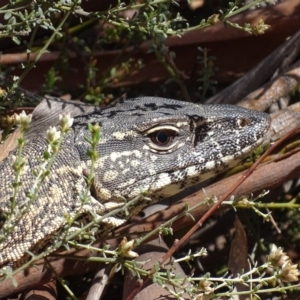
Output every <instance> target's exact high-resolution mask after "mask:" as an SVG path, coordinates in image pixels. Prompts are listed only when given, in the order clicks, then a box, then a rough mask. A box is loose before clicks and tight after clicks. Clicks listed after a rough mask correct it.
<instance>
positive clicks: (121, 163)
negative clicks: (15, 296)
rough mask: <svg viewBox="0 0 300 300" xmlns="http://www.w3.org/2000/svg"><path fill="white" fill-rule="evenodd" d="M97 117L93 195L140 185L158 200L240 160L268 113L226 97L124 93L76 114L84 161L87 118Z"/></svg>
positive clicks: (117, 194) (103, 197)
mask: <svg viewBox="0 0 300 300" xmlns="http://www.w3.org/2000/svg"><path fill="white" fill-rule="evenodd" d="M85 118H86V119H85ZM97 122H98V123H99V125H100V127H101V140H100V143H99V144H98V148H97V150H98V152H99V159H98V161H97V162H96V171H95V178H94V187H93V189H94V193H95V195H96V196H95V197H96V198H97V199H98V200H99V201H101V202H102V203H104V202H110V201H114V202H121V201H123V200H122V199H123V198H126V199H133V198H134V197H136V196H137V195H139V194H140V193H141V191H145V192H147V195H148V196H149V197H150V198H151V199H152V201H153V202H156V201H158V200H160V199H163V198H165V197H169V196H172V195H174V194H177V193H178V192H180V191H181V190H183V189H185V188H186V187H188V186H191V185H194V184H196V183H199V182H201V181H203V180H205V179H207V178H209V177H212V176H214V175H215V174H218V173H220V172H223V171H225V170H227V169H228V168H229V167H231V166H233V165H235V164H237V163H238V162H239V161H241V160H242V159H243V158H245V157H246V156H247V155H248V154H249V153H250V152H251V151H253V150H254V149H255V147H257V145H259V144H260V143H261V142H262V140H263V137H264V135H265V133H266V132H267V130H268V128H269V126H270V117H269V116H268V115H267V114H265V113H262V112H257V111H251V110H248V109H244V108H240V107H237V106H231V105H196V104H192V103H187V102H181V101H176V100H170V99H164V98H152V97H145V98H144V97H142V98H137V99H131V100H126V101H124V102H123V103H122V105H116V106H114V107H109V108H106V109H104V110H103V111H101V112H99V113H93V114H90V115H88V117H85V116H80V117H78V118H77V119H76V118H75V122H74V133H75V145H76V147H77V148H78V151H79V154H80V157H81V160H82V161H83V164H84V166H85V168H87V169H88V166H89V164H90V162H89V157H88V156H87V155H86V151H87V149H88V147H89V145H88V143H86V142H84V137H85V136H87V135H88V134H89V133H88V131H87V128H86V124H87V123H97ZM148 204H149V203H148Z"/></svg>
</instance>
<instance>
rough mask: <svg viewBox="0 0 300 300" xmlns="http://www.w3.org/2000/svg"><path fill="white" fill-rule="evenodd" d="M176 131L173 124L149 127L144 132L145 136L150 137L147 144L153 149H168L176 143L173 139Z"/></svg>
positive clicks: (176, 133)
mask: <svg viewBox="0 0 300 300" xmlns="http://www.w3.org/2000/svg"><path fill="white" fill-rule="evenodd" d="M178 133H179V131H178V128H176V127H173V126H157V127H154V128H151V129H149V130H148V131H147V132H146V136H147V137H148V138H150V141H149V142H147V144H148V145H149V146H150V147H151V148H152V149H153V150H160V151H166V150H170V149H172V148H173V147H174V146H175V145H176V144H177V142H176V141H174V139H175V137H176V136H178Z"/></svg>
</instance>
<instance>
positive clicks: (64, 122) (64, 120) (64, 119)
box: [59, 114, 74, 132]
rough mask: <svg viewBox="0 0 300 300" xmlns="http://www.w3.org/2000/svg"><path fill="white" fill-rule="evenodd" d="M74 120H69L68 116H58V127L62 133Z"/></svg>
mask: <svg viewBox="0 0 300 300" xmlns="http://www.w3.org/2000/svg"><path fill="white" fill-rule="evenodd" d="M73 121H74V118H71V116H70V114H62V115H59V125H60V129H61V131H62V132H66V131H68V130H69V129H70V128H71V126H72V124H73Z"/></svg>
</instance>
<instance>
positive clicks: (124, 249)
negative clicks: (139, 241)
mask: <svg viewBox="0 0 300 300" xmlns="http://www.w3.org/2000/svg"><path fill="white" fill-rule="evenodd" d="M133 247H134V240H131V241H129V242H128V241H127V238H126V237H124V238H123V240H122V241H121V243H120V245H119V247H118V253H119V254H120V256H123V257H128V258H136V257H138V256H139V255H138V254H137V253H136V252H134V251H132V248H133Z"/></svg>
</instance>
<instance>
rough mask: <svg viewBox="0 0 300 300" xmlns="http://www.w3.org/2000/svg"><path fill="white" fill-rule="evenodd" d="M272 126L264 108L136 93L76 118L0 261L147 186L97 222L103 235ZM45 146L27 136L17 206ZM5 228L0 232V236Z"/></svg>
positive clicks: (6, 189)
mask: <svg viewBox="0 0 300 300" xmlns="http://www.w3.org/2000/svg"><path fill="white" fill-rule="evenodd" d="M88 123H91V124H94V123H99V125H100V128H101V139H100V142H99V144H98V145H97V152H98V153H99V158H98V160H97V161H96V165H95V177H94V179H93V184H92V189H91V191H90V193H89V195H88V196H89V201H88V202H86V203H84V204H83V203H82V201H81V196H82V194H84V193H85V191H86V189H87V184H86V180H85V175H87V174H88V172H89V168H90V165H91V161H90V157H89V156H88V155H87V151H88V150H89V148H90V144H89V143H88V142H87V141H86V139H85V138H86V137H88V136H89V135H90V133H89V131H88V129H87V124H88ZM269 126H270V118H269V116H268V115H267V114H265V113H261V112H254V111H251V110H247V109H243V108H239V107H236V106H230V105H207V106H206V105H196V104H191V103H186V102H181V101H176V100H171V99H164V98H155V97H141V98H137V99H131V100H126V101H124V102H122V103H120V104H117V105H116V106H112V107H108V108H106V109H103V110H102V111H99V112H95V113H91V114H87V115H81V116H78V117H76V118H75V119H74V123H73V126H72V128H71V130H70V132H69V133H68V134H67V135H66V137H65V138H64V140H63V143H62V145H61V149H60V151H59V154H58V156H57V157H56V160H55V162H54V164H53V166H52V169H51V172H50V175H49V176H48V177H46V178H45V180H44V181H43V182H42V185H41V188H40V190H39V195H38V197H37V199H36V200H35V201H34V202H33V203H31V204H30V207H29V209H28V212H27V213H26V214H25V215H24V216H23V217H22V218H21V219H17V220H13V222H12V223H13V231H12V232H10V233H9V234H7V233H6V237H5V239H2V240H0V267H1V266H5V265H12V266H13V267H14V266H17V265H19V264H20V263H21V262H23V261H24V259H28V254H27V253H28V251H31V252H34V253H36V252H38V251H40V249H41V248H43V247H45V245H46V244H47V243H48V242H50V243H51V242H53V240H54V239H57V232H59V231H60V230H61V229H62V228H64V226H65V225H66V223H67V220H66V218H67V217H66V216H68V217H70V218H73V217H75V216H77V215H83V214H85V215H86V214H90V215H92V216H103V215H104V214H106V213H108V212H110V211H112V210H114V209H116V208H119V207H122V206H124V199H126V201H128V200H131V199H134V198H135V197H138V196H139V195H140V194H141V191H146V192H147V197H149V198H150V199H151V201H149V200H147V201H146V200H143V198H141V200H139V201H137V202H136V203H135V204H134V205H132V206H130V207H128V208H127V209H128V211H129V213H128V214H125V212H124V211H123V212H119V213H118V214H117V215H114V216H111V217H108V218H105V219H103V220H102V221H101V226H102V229H101V231H103V234H105V233H106V232H107V231H109V230H111V229H113V228H114V227H116V226H119V225H121V224H123V223H124V222H125V221H126V220H127V219H128V218H129V217H130V216H131V215H133V214H136V213H137V212H138V211H140V210H141V209H142V208H143V207H145V206H146V205H149V204H152V203H155V202H157V201H159V200H161V199H164V198H166V197H169V196H171V195H174V194H177V193H178V192H180V191H182V190H183V189H185V188H186V187H189V186H191V185H194V184H196V183H198V182H201V181H203V180H205V179H207V178H209V177H212V176H214V175H215V174H218V173H220V172H223V171H225V170H226V169H228V168H229V167H231V166H233V165H235V164H237V163H238V162H239V161H241V160H242V159H243V158H244V157H246V156H247V155H248V154H249V153H250V152H251V151H253V150H254V148H255V147H256V146H257V145H259V144H260V143H261V142H262V140H263V137H264V135H265V133H266V131H267V130H268V128H269ZM46 149H47V142H46V141H45V138H43V137H41V136H38V137H37V138H35V139H33V140H31V141H30V142H28V143H27V144H26V145H25V147H24V150H23V157H25V158H26V160H27V163H28V166H29V168H28V170H27V171H26V172H24V173H23V174H22V175H21V182H22V185H21V186H20V189H19V193H18V195H17V198H16V203H17V209H21V208H22V207H24V205H27V204H26V203H27V202H26V201H28V199H27V197H26V193H27V191H28V190H29V189H30V188H31V187H32V184H33V182H34V180H35V176H34V175H33V170H35V169H37V168H38V167H39V165H40V158H41V157H43V153H44V151H45V150H46ZM14 155H16V154H15V153H11V154H10V155H9V156H8V157H7V158H6V159H5V160H4V161H3V162H1V163H0V217H1V219H2V220H3V221H2V225H3V223H4V222H5V218H6V216H7V214H8V213H9V212H10V210H11V201H10V199H11V196H12V188H11V183H12V182H13V180H14V178H15V177H14V176H15V175H14V171H13V169H12V164H13V162H14ZM3 234H4V233H3V228H2V230H0V236H1V235H3Z"/></svg>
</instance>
